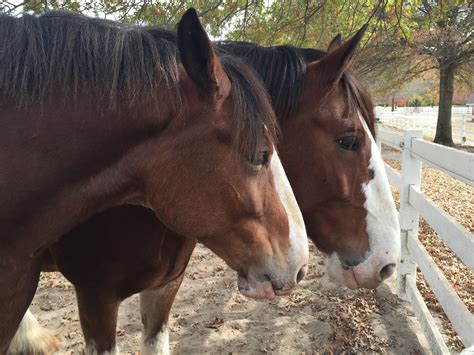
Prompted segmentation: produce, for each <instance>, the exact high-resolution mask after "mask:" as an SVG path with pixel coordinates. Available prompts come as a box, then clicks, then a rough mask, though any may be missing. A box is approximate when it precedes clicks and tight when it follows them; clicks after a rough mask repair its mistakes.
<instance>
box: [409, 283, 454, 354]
mask: <svg viewBox="0 0 474 355" xmlns="http://www.w3.org/2000/svg"><path fill="white" fill-rule="evenodd" d="M406 294H407V298H408V300H409V302H410V304H411V306H412V308H413V312H414V313H415V316H416V318H417V319H418V321H419V322H420V325H421V328H422V329H423V332H424V333H425V336H426V338H427V339H428V343H429V344H430V348H431V351H432V352H433V354H435V355H438V354H439V355H444V354H449V349H448V347H447V346H446V344H445V342H444V340H443V336H442V335H441V333H440V332H439V330H438V327H437V326H436V323H435V322H434V320H433V317H432V316H431V313H430V311H429V310H428V307H426V304H425V301H424V300H423V297H421V294H420V291H418V288H417V287H416V282H415V277H414V276H413V275H406Z"/></svg>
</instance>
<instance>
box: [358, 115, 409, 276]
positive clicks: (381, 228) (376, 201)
mask: <svg viewBox="0 0 474 355" xmlns="http://www.w3.org/2000/svg"><path fill="white" fill-rule="evenodd" d="M359 119H360V120H361V122H362V125H363V127H364V130H365V132H366V133H367V136H368V137H369V139H370V148H371V157H370V162H369V169H370V170H372V171H373V173H374V178H373V179H372V180H370V181H369V182H368V183H364V184H362V191H363V193H364V194H365V203H364V207H365V209H366V211H367V217H366V222H367V234H368V235H369V246H370V256H369V258H368V259H367V260H366V261H365V262H363V263H362V264H360V267H358V268H356V269H359V270H360V271H361V272H362V273H364V272H363V268H364V267H367V268H371V269H373V268H381V267H383V266H385V265H387V264H389V263H394V264H396V263H397V262H398V261H399V259H400V226H399V224H398V216H397V209H396V207H395V202H394V201H393V197H392V193H391V191H390V185H389V182H388V178H387V173H386V172H385V166H384V163H383V160H382V155H381V153H380V150H379V149H378V147H377V144H376V143H375V141H374V138H373V137H372V133H371V132H370V129H369V127H368V126H367V124H366V122H365V120H364V119H363V117H362V116H361V115H360V114H359ZM379 271H380V270H377V271H376V272H379ZM372 272H373V271H372Z"/></svg>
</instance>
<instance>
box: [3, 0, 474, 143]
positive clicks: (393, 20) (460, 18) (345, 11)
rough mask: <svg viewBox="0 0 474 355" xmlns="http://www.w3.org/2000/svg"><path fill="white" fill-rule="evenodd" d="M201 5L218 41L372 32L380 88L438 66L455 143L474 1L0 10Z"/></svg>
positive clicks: (95, 1)
mask: <svg viewBox="0 0 474 355" xmlns="http://www.w3.org/2000/svg"><path fill="white" fill-rule="evenodd" d="M191 6H193V7H195V8H196V9H197V10H198V13H199V14H200V17H201V20H202V22H203V23H204V24H205V27H206V30H207V31H208V32H209V33H210V34H211V36H213V37H214V38H215V39H228V40H245V41H253V42H257V43H259V44H262V45H275V44H293V45H295V46H301V47H313V48H323V49H324V48H326V46H327V44H328V43H329V42H330V41H331V39H332V38H333V37H334V36H335V35H336V34H338V33H340V34H342V36H343V37H344V38H347V37H348V36H350V35H351V34H353V33H354V32H355V31H357V29H359V28H360V27H361V26H362V25H363V24H365V23H369V29H368V31H367V32H366V35H365V38H364V40H363V41H362V47H363V50H361V51H359V53H358V56H357V57H356V59H355V63H354V68H355V69H356V71H357V72H358V74H359V76H360V78H361V79H362V80H363V81H364V82H365V84H366V85H367V86H368V87H369V89H371V90H372V92H374V93H377V94H379V95H381V94H388V93H393V94H394V95H395V94H396V92H397V91H399V90H400V89H401V88H403V87H406V84H407V83H409V82H410V81H411V80H413V79H414V78H419V77H420V76H424V75H426V72H427V71H432V70H436V71H437V73H438V77H439V90H436V91H439V96H440V99H439V115H438V125H437V131H436V137H435V142H438V143H441V144H446V145H452V144H453V141H452V135H451V106H452V98H453V87H454V82H455V80H461V81H463V82H464V83H466V85H468V86H472V85H473V84H472V81H473V80H472V76H473V69H472V68H473V66H472V64H473V54H474V47H473V46H474V39H473V35H474V34H473V32H474V31H473V28H474V23H473V14H472V8H473V4H472V0H464V1H463V0H411V1H406V2H405V1H398V0H350V1H347V0H334V1H327V0H287V1H261V0H260V1H259V0H211V1H202V0H197V1H196V0H194V1H191V0H180V1H177V0H169V1H166V2H165V1H158V0H143V1H139V0H80V1H79V0H27V1H23V2H21V1H18V0H15V1H13V0H10V1H5V0H4V1H3V2H0V12H10V13H15V14H18V13H20V12H23V11H31V12H36V13H41V12H44V11H45V10H61V9H64V10H71V11H76V12H82V13H85V14H88V15H95V16H99V17H106V18H109V19H115V20H119V21H124V22H131V23H138V24H157V25H164V26H168V27H172V26H174V24H175V23H177V21H178V20H179V18H180V17H181V15H182V14H183V13H184V11H185V10H186V9H187V8H189V7H191Z"/></svg>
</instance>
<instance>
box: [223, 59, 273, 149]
mask: <svg viewBox="0 0 474 355" xmlns="http://www.w3.org/2000/svg"><path fill="white" fill-rule="evenodd" d="M219 59H220V60H221V62H222V65H223V68H224V71H225V72H226V74H227V76H228V77H229V80H230V81H231V83H232V88H231V96H232V102H233V110H234V112H233V125H234V126H233V129H232V133H233V135H234V141H235V143H236V144H237V147H238V149H239V150H240V152H241V153H243V154H244V155H245V156H246V157H248V158H253V157H254V156H255V154H256V152H257V150H258V149H259V147H260V146H261V143H262V140H263V139H268V141H269V143H270V144H273V145H276V141H277V136H278V124H277V121H276V117H275V114H274V111H273V108H272V106H271V102H270V99H269V97H268V93H267V91H266V90H265V87H264V86H263V84H262V82H261V80H259V76H258V74H257V73H255V72H254V70H252V68H251V67H250V66H249V65H247V64H246V63H245V62H244V61H242V60H240V59H239V58H237V57H235V56H228V55H220V58H219Z"/></svg>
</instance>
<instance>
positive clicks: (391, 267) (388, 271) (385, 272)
mask: <svg viewBox="0 0 474 355" xmlns="http://www.w3.org/2000/svg"><path fill="white" fill-rule="evenodd" d="M396 267H397V266H396V265H395V264H387V265H385V266H384V267H383V268H382V269H381V270H380V273H379V276H380V281H383V280H385V279H387V278H389V277H390V276H392V274H393V273H394V272H395V268H396Z"/></svg>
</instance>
